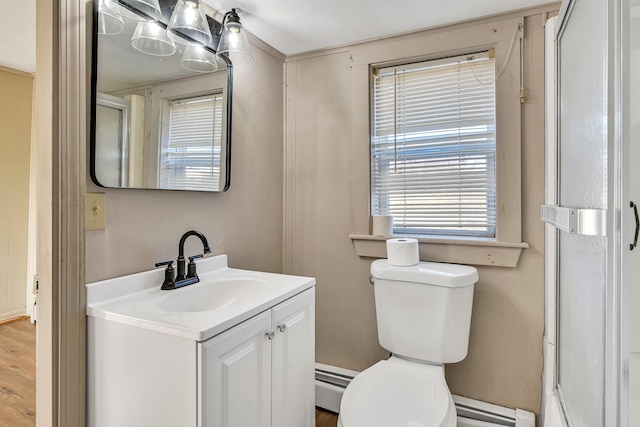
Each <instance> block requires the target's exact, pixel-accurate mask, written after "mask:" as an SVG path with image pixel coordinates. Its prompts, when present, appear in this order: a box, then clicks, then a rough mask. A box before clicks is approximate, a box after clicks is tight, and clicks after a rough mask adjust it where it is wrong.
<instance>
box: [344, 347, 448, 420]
mask: <svg viewBox="0 0 640 427" xmlns="http://www.w3.org/2000/svg"><path fill="white" fill-rule="evenodd" d="M455 425H456V409H455V405H454V403H453V399H452V398H451V393H450V392H449V388H448V387H447V383H446V382H445V380H444V368H443V366H437V365H429V364H425V363H416V362H409V361H405V360H403V359H400V358H398V357H391V358H390V359H388V360H383V361H381V362H378V363H376V364H375V365H373V366H371V367H370V368H368V369H366V370H364V371H362V372H361V373H360V374H359V375H358V376H357V377H356V378H354V380H353V381H352V382H351V384H349V387H348V388H347V390H346V391H345V393H344V395H343V396H342V402H341V404H340V415H339V418H338V427H364V426H367V427H455Z"/></svg>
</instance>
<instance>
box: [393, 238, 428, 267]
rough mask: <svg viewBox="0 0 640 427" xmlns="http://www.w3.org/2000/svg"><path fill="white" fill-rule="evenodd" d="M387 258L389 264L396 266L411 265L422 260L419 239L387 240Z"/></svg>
mask: <svg viewBox="0 0 640 427" xmlns="http://www.w3.org/2000/svg"><path fill="white" fill-rule="evenodd" d="M387 260H388V261H389V265H395V266H396V267H410V266H412V265H416V264H417V263H419V262H420V253H419V250H418V241H417V240H416V239H408V238H401V239H389V240H387Z"/></svg>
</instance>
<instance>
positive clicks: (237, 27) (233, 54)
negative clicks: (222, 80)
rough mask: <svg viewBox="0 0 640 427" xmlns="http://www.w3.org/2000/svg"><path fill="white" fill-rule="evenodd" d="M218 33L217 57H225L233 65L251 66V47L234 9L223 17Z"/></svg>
mask: <svg viewBox="0 0 640 427" xmlns="http://www.w3.org/2000/svg"><path fill="white" fill-rule="evenodd" d="M220 31H221V34H220V43H219V44H218V49H217V53H218V55H225V56H227V57H228V58H229V59H230V60H231V63H232V64H233V65H246V64H251V63H252V62H253V55H252V54H251V47H250V45H249V40H248V39H247V34H246V31H244V29H243V28H242V24H241V23H240V17H239V16H238V13H237V12H236V9H231V11H230V12H227V13H226V14H225V15H224V18H223V19H222V28H221V29H220Z"/></svg>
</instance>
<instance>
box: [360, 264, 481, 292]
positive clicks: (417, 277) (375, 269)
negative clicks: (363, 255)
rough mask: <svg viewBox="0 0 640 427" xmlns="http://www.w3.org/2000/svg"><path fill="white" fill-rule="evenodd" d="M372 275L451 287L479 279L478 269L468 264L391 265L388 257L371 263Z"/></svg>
mask: <svg viewBox="0 0 640 427" xmlns="http://www.w3.org/2000/svg"><path fill="white" fill-rule="evenodd" d="M371 275H372V276H373V277H374V278H376V279H383V280H399V281H402V282H413V283H424V284H430V285H437V286H445V287H449V288H459V287H463V286H469V285H473V284H474V283H475V282H477V281H478V270H476V269H475V268H474V267H471V266H468V265H457V264H444V263H440V262H419V263H418V264H416V265H413V266H410V267H397V266H394V265H389V261H388V260H386V259H378V260H375V261H374V262H373V263H372V264H371Z"/></svg>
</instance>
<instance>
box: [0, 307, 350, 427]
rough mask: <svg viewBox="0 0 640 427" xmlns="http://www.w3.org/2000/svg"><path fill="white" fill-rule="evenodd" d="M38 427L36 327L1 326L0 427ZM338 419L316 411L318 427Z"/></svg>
mask: <svg viewBox="0 0 640 427" xmlns="http://www.w3.org/2000/svg"><path fill="white" fill-rule="evenodd" d="M35 425H36V327H35V325H32V324H31V323H30V322H29V320H28V319H21V320H18V321H15V322H11V323H5V324H1V325H0V427H33V426H35ZM337 425H338V416H337V415H336V414H334V413H332V412H326V411H323V410H320V409H316V427H337Z"/></svg>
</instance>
